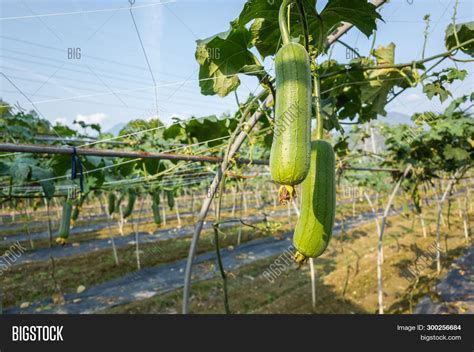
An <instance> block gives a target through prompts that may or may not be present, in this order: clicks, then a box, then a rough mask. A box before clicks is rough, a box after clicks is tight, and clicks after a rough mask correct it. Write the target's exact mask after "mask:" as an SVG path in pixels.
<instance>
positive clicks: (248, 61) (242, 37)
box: [196, 27, 259, 97]
mask: <svg viewBox="0 0 474 352" xmlns="http://www.w3.org/2000/svg"><path fill="white" fill-rule="evenodd" d="M250 44H251V35H250V32H249V30H248V29H247V28H245V27H231V29H230V30H229V31H227V32H224V33H220V34H217V35H215V36H213V37H210V38H208V39H205V40H198V41H197V48H196V60H197V62H198V63H199V66H200V67H199V79H200V80H201V81H200V82H199V86H200V87H201V93H202V94H204V95H215V94H217V95H219V96H222V97H224V96H226V95H227V94H229V93H230V92H232V91H234V90H235V89H237V87H238V86H239V85H240V79H239V77H238V76H237V74H238V73H240V72H241V70H242V69H243V67H244V66H246V65H259V62H258V60H257V58H256V57H255V55H253V54H252V52H250V50H248V49H249V47H250Z"/></svg>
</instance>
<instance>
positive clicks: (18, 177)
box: [10, 161, 31, 182]
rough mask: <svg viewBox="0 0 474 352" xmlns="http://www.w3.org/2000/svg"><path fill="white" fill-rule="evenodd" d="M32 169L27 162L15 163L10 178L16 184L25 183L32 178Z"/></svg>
mask: <svg viewBox="0 0 474 352" xmlns="http://www.w3.org/2000/svg"><path fill="white" fill-rule="evenodd" d="M30 172H31V167H30V165H28V164H27V163H26V162H23V161H15V163H14V164H13V165H12V166H11V167H10V176H11V177H13V180H14V181H15V182H23V181H25V180H27V179H28V177H29V176H30Z"/></svg>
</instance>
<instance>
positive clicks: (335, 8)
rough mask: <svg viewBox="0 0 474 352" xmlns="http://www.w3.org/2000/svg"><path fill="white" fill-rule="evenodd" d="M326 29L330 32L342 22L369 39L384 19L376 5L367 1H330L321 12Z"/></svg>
mask: <svg viewBox="0 0 474 352" xmlns="http://www.w3.org/2000/svg"><path fill="white" fill-rule="evenodd" d="M321 18H322V20H323V25H324V28H325V29H326V33H325V35H328V34H329V33H327V31H330V30H331V29H332V28H334V26H336V25H338V24H339V23H340V22H349V23H352V24H353V25H354V26H355V27H357V28H358V29H359V30H360V31H361V32H362V33H364V34H365V35H366V36H367V37H369V36H370V35H371V34H372V32H373V31H374V30H375V29H377V24H376V20H377V19H382V17H381V16H380V14H379V13H378V12H377V11H376V7H375V5H373V4H371V3H370V2H367V0H330V1H328V3H327V5H326V6H325V7H324V9H323V11H322V12H321Z"/></svg>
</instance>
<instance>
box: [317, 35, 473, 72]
mask: <svg viewBox="0 0 474 352" xmlns="http://www.w3.org/2000/svg"><path fill="white" fill-rule="evenodd" d="M472 42H474V39H469V40H467V41H465V42H464V43H461V44H460V45H456V46H454V47H452V48H451V49H450V50H448V51H445V52H443V53H440V54H436V55H433V56H430V57H427V58H426V59H421V60H417V61H411V62H406V63H402V64H393V65H375V66H361V67H351V68H348V69H343V70H339V71H334V72H330V73H327V74H324V75H321V78H328V77H332V76H337V75H340V74H343V73H347V72H350V71H351V70H355V69H357V70H381V69H387V68H404V67H409V66H413V65H419V64H423V63H425V62H428V61H433V60H436V59H439V58H445V57H449V56H451V53H452V52H454V51H456V50H458V49H460V48H462V47H463V46H465V45H468V44H470V43H472Z"/></svg>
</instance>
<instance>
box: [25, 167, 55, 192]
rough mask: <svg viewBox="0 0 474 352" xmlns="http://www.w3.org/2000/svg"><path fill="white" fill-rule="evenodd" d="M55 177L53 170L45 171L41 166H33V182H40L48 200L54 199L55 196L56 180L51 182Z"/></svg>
mask: <svg viewBox="0 0 474 352" xmlns="http://www.w3.org/2000/svg"><path fill="white" fill-rule="evenodd" d="M53 177H54V174H53V172H52V171H51V170H48V169H43V168H41V167H39V166H34V165H33V166H31V180H33V181H39V183H40V185H41V187H42V188H43V192H44V195H45V196H46V198H47V199H51V198H53V195H54V189H55V188H54V180H49V179H50V178H53ZM42 180H44V181H42Z"/></svg>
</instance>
